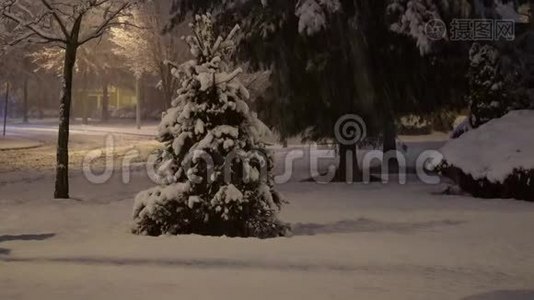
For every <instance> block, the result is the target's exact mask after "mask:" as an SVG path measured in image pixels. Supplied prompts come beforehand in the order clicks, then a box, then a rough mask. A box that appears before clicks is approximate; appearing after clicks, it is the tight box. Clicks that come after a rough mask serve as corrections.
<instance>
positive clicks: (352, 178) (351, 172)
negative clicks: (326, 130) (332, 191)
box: [334, 144, 363, 183]
mask: <svg viewBox="0 0 534 300" xmlns="http://www.w3.org/2000/svg"><path fill="white" fill-rule="evenodd" d="M338 151H339V166H338V168H337V170H336V176H335V178H334V180H335V181H336V182H346V183H353V182H362V181H363V172H362V170H361V168H360V164H359V163H358V148H357V146H356V145H344V144H339V145H338Z"/></svg>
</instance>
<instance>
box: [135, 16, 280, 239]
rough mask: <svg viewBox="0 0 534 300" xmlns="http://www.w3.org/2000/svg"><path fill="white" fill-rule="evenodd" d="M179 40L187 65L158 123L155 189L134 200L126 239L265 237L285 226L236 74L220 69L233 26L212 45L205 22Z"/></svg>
mask: <svg viewBox="0 0 534 300" xmlns="http://www.w3.org/2000/svg"><path fill="white" fill-rule="evenodd" d="M191 26H192V29H193V31H194V35H192V36H189V37H187V38H186V39H185V41H186V42H187V43H188V45H189V47H190V48H191V53H192V54H193V56H194V57H195V59H194V60H191V61H189V62H186V63H185V64H183V65H182V66H180V67H179V68H177V69H175V70H174V72H173V74H174V75H175V76H177V77H178V78H180V79H181V88H180V89H179V90H178V95H177V97H176V99H175V100H174V101H173V103H172V108H170V109H169V110H168V111H167V112H166V113H165V115H164V116H163V119H162V121H161V124H160V126H159V140H160V141H161V142H162V143H164V144H165V146H166V149H165V150H164V151H163V152H162V153H161V154H160V156H159V159H158V160H157V170H158V175H159V177H160V180H161V186H158V187H155V188H153V189H150V190H148V191H144V192H141V193H140V194H139V195H138V196H137V197H136V199H135V207H134V228H133V231H134V233H138V234H147V235H161V234H191V233H195V234H203V235H217V236H220V235H227V236H239V237H259V238H269V237H276V236H281V235H285V234H286V233H287V231H288V230H289V228H288V226H287V225H285V224H283V223H281V222H280V221H279V220H278V218H277V214H278V211H279V210H280V208H281V205H282V202H283V201H282V199H281V197H280V196H279V195H278V193H277V192H276V191H275V190H274V188H273V186H274V181H273V177H272V173H271V170H272V168H273V161H272V158H271V156H270V155H269V153H268V152H267V150H266V148H265V145H264V143H263V142H262V133H263V132H264V131H265V128H266V127H265V125H264V124H263V123H261V121H259V120H258V118H257V117H256V115H255V114H254V113H253V112H252V111H250V109H249V107H248V105H247V103H246V102H245V100H246V99H248V97H249V92H248V91H247V89H246V88H245V87H244V86H243V85H242V84H241V82H240V81H239V80H238V78H237V76H238V75H239V74H240V72H241V69H237V70H235V71H233V72H229V71H228V65H227V63H225V61H226V59H227V58H228V56H229V55H231V54H232V53H233V50H234V48H235V42H234V36H235V34H236V32H237V30H239V27H237V26H236V27H235V28H234V30H232V32H231V33H230V34H229V35H228V37H227V38H226V39H223V38H221V37H219V38H215V36H214V29H213V23H212V21H211V17H210V16H209V15H204V16H197V17H196V18H195V21H194V23H193V24H191Z"/></svg>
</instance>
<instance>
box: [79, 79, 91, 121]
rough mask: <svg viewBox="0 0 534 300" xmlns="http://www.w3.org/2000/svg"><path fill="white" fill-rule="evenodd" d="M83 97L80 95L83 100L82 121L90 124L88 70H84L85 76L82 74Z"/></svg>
mask: <svg viewBox="0 0 534 300" xmlns="http://www.w3.org/2000/svg"><path fill="white" fill-rule="evenodd" d="M82 80H83V82H82V87H83V88H82V93H83V95H82V97H80V99H81V100H82V114H83V115H82V123H83V124H84V125H87V124H89V108H88V105H89V104H88V103H87V100H88V98H89V97H87V94H88V93H87V90H88V89H87V72H84V73H83V76H82Z"/></svg>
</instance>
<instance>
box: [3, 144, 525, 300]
mask: <svg viewBox="0 0 534 300" xmlns="http://www.w3.org/2000/svg"><path fill="white" fill-rule="evenodd" d="M34 134H36V133H34ZM41 134H43V133H41ZM144 139H146V138H142V137H132V136H129V137H128V138H125V137H123V139H122V140H121V141H122V142H121V144H120V146H124V145H125V144H131V143H141V142H142V141H143V140H144ZM42 140H44V141H45V142H46V141H48V140H50V141H52V140H53V138H52V137H51V136H46V135H44V134H43V135H42ZM73 140H74V144H75V145H78V147H80V148H79V149H90V148H94V147H96V146H97V140H100V141H102V136H96V137H94V142H90V141H91V138H88V139H87V140H88V141H89V142H85V143H82V140H83V136H81V135H80V136H77V135H76V134H75V135H74V138H73ZM76 141H79V143H76ZM417 142H418V143H419V144H417V145H419V147H421V145H422V144H421V143H422V141H419V140H418V141H417ZM44 147H45V148H42V149H46V147H52V146H46V145H45V146H44ZM75 147H76V146H75ZM414 148H416V147H414ZM80 151H82V150H80ZM285 151H287V150H285ZM283 153H284V150H279V151H278V154H277V158H280V157H281V155H283ZM4 154H5V153H0V163H2V164H4V160H5V159H12V158H13V157H10V158H6V156H3V155H4ZM10 155H15V154H10ZM21 155H22V154H21ZM22 156H23V157H24V156H25V155H22ZM15 157H16V155H15ZM279 160H280V159H279ZM27 161H30V159H29V158H28V160H27ZM42 164H43V165H45V163H42ZM304 167H305V166H304V164H300V165H298V166H297V168H298V170H296V171H297V173H299V174H304V173H305V170H304V169H303V168H304ZM120 175H121V174H120V173H116V174H115V176H114V177H113V178H112V180H110V181H108V182H107V183H105V184H101V185H94V184H91V183H89V182H88V181H87V180H86V179H85V178H84V177H83V176H82V174H81V172H80V171H79V170H76V169H75V168H74V171H73V176H72V180H71V184H72V196H73V198H75V199H78V200H69V201H58V200H52V199H51V197H50V196H51V195H52V187H53V173H52V172H51V170H47V169H46V168H44V167H43V168H41V169H40V171H39V172H31V170H28V169H25V168H23V167H22V166H20V168H19V169H9V170H4V171H2V173H1V174H0V216H1V217H0V299H9V300H11V299H45V300H46V299H54V300H61V299H147V298H151V299H214V298H217V299H269V300H271V299H365V300H374V299H384V300H390V299H406V300H417V299H421V300H423V299H424V300H428V299H432V300H440V299H443V300H450V299H453V300H456V299H458V300H526V299H529V300H530V299H534V239H533V238H532V232H531V228H534V205H532V204H531V203H527V202H520V201H510V200H489V201H488V200H478V199H472V198H468V197H462V196H446V195H441V194H440V193H439V192H440V191H442V190H443V186H431V185H423V184H421V183H418V182H416V181H415V180H412V181H411V183H409V184H407V185H399V184H395V183H391V184H388V185H382V184H378V183H376V184H370V185H358V184H354V185H347V184H329V185H320V184H316V183H310V182H307V183H304V182H299V181H298V180H296V179H295V180H293V181H291V182H289V183H287V184H282V185H279V186H278V189H279V190H280V191H281V192H282V193H283V194H284V196H285V197H286V199H287V200H289V201H290V204H289V205H287V206H286V207H285V209H284V211H283V214H282V218H283V219H284V220H285V221H287V222H290V223H291V224H292V226H293V232H294V235H293V236H292V237H289V238H280V239H272V240H255V239H230V238H209V237H200V236H180V237H159V238H149V237H139V236H135V235H132V234H130V233H129V222H130V218H131V216H130V215H131V208H132V205H133V200H132V198H133V196H134V195H135V194H136V193H137V192H138V191H139V190H141V189H144V188H148V187H150V186H152V183H151V182H150V181H149V180H148V178H147V177H146V175H144V174H143V173H142V172H140V171H138V172H135V173H134V174H133V177H132V180H131V182H130V183H129V184H123V183H122V178H121V176H120ZM297 179H301V178H297Z"/></svg>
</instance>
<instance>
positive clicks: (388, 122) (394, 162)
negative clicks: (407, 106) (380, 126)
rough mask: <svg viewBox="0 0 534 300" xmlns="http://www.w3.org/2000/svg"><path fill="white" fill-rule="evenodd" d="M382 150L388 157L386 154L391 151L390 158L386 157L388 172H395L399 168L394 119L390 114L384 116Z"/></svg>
mask: <svg viewBox="0 0 534 300" xmlns="http://www.w3.org/2000/svg"><path fill="white" fill-rule="evenodd" d="M382 151H383V153H384V155H385V156H386V157H389V156H388V155H387V154H388V153H391V156H392V157H394V158H392V159H388V160H387V162H386V161H385V162H383V163H387V164H388V171H389V172H390V173H397V172H398V170H399V162H398V159H397V154H396V151H397V130H396V127H395V120H394V118H393V117H392V116H387V117H386V118H384V141H383V147H382Z"/></svg>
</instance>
